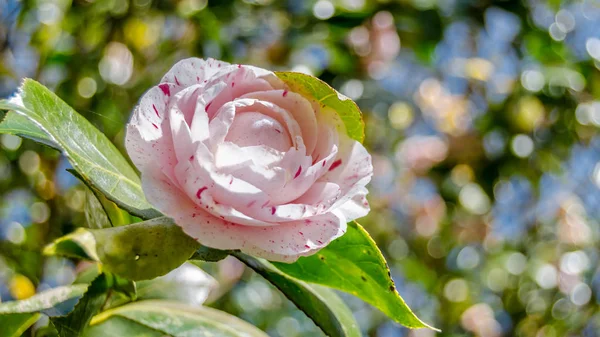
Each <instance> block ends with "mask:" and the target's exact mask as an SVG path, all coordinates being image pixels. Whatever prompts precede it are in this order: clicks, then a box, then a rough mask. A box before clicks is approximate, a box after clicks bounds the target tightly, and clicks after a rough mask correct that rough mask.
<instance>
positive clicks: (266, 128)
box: [225, 112, 292, 152]
mask: <svg viewBox="0 0 600 337" xmlns="http://www.w3.org/2000/svg"><path fill="white" fill-rule="evenodd" d="M225 140H226V141H229V142H232V143H234V144H236V145H238V146H240V147H245V146H255V145H264V146H268V147H271V148H273V149H275V150H278V151H282V152H285V151H287V150H289V148H290V147H291V146H292V142H291V140H290V135H289V134H288V132H287V130H286V128H285V127H283V125H281V123H279V122H278V121H276V120H275V119H273V118H271V117H268V116H265V115H263V114H261V113H258V112H242V113H240V114H237V115H236V116H235V118H234V120H233V123H232V124H231V127H230V128H229V133H228V134H227V136H226V137H225Z"/></svg>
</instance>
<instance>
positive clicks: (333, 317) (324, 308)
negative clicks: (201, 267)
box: [234, 252, 361, 337]
mask: <svg viewBox="0 0 600 337" xmlns="http://www.w3.org/2000/svg"><path fill="white" fill-rule="evenodd" d="M234 256H236V257H237V258H238V259H240V260H241V261H242V262H244V263H245V264H246V265H248V266H249V267H250V268H252V269H253V270H254V271H255V272H257V273H258V274H260V275H261V276H263V277H264V278H265V279H267V280H268V281H269V282H271V283H272V284H273V285H275V286H276V287H277V288H278V289H279V290H280V291H281V292H282V293H283V294H284V295H285V296H286V297H287V298H289V299H290V300H291V301H292V302H294V304H296V306H297V307H298V308H299V309H300V310H302V311H303V312H304V313H305V314H306V315H307V316H308V317H310V318H311V319H312V320H313V322H315V324H317V326H319V327H320V328H321V330H323V332H325V333H326V334H327V335H329V336H331V337H342V336H344V337H359V336H361V332H360V329H359V327H358V324H357V323H356V320H355V319H354V317H353V316H352V312H351V311H350V309H348V307H347V306H346V304H344V302H343V301H342V300H341V299H340V298H339V297H338V296H337V295H336V294H335V293H334V292H333V291H332V290H331V289H327V288H325V287H321V286H319V285H316V284H309V283H306V282H303V281H300V280H298V279H295V278H293V277H291V276H289V275H286V274H285V273H282V272H281V271H280V270H278V269H277V268H275V267H274V266H273V265H272V264H271V263H269V262H268V261H266V260H263V259H259V258H255V257H252V256H249V255H246V254H243V253H237V252H236V253H234Z"/></svg>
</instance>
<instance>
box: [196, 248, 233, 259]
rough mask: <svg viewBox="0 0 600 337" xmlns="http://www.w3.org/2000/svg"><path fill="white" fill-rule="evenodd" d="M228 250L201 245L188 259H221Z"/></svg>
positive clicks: (225, 255)
mask: <svg viewBox="0 0 600 337" xmlns="http://www.w3.org/2000/svg"><path fill="white" fill-rule="evenodd" d="M229 253H230V252H228V251H225V250H219V249H214V248H210V247H206V246H201V247H200V248H198V250H197V251H196V252H195V253H194V255H192V257H191V258H190V260H202V261H207V262H217V261H221V260H223V259H224V258H226V257H227V256H228V255H229Z"/></svg>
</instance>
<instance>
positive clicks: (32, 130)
mask: <svg viewBox="0 0 600 337" xmlns="http://www.w3.org/2000/svg"><path fill="white" fill-rule="evenodd" d="M0 133H8V134H11V135H16V136H21V137H24V138H28V139H31V140H33V141H35V142H38V143H41V144H44V145H47V146H50V147H52V148H55V149H57V150H59V149H60V147H59V146H58V144H56V143H55V142H54V141H53V140H52V139H50V138H49V137H48V135H47V134H46V133H45V132H44V131H42V130H41V129H40V128H39V127H38V126H37V125H36V124H35V123H33V122H32V121H31V120H29V118H27V117H25V116H23V115H20V114H18V113H16V112H14V111H9V112H8V113H7V114H6V116H4V119H2V122H0Z"/></svg>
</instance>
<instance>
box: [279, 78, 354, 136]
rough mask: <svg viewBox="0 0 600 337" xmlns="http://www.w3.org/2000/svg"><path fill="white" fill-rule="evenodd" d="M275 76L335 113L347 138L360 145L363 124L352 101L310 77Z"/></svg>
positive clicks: (295, 90)
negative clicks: (342, 123) (342, 125)
mask: <svg viewBox="0 0 600 337" xmlns="http://www.w3.org/2000/svg"><path fill="white" fill-rule="evenodd" d="M275 75H277V77H279V79H281V80H282V81H284V82H285V84H287V85H288V86H289V87H290V90H292V91H294V92H297V93H299V94H301V95H303V96H305V97H314V98H315V99H316V100H317V101H318V102H319V104H321V105H323V106H326V107H330V108H331V109H333V110H334V111H335V112H337V113H338V115H339V116H340V118H341V119H342V121H343V122H344V125H345V126H346V133H347V134H348V136H350V138H352V139H355V140H357V141H359V142H361V143H362V141H363V140H364V138H365V123H364V122H363V119H362V113H361V112H360V109H359V108H358V106H357V105H356V103H354V101H353V100H351V99H350V98H348V97H346V96H344V95H342V94H340V93H339V92H337V91H336V90H335V89H333V88H332V87H331V86H329V84H327V83H325V82H323V81H321V80H320V79H318V78H316V77H314V76H311V75H306V74H302V73H296V72H291V71H278V72H275Z"/></svg>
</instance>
